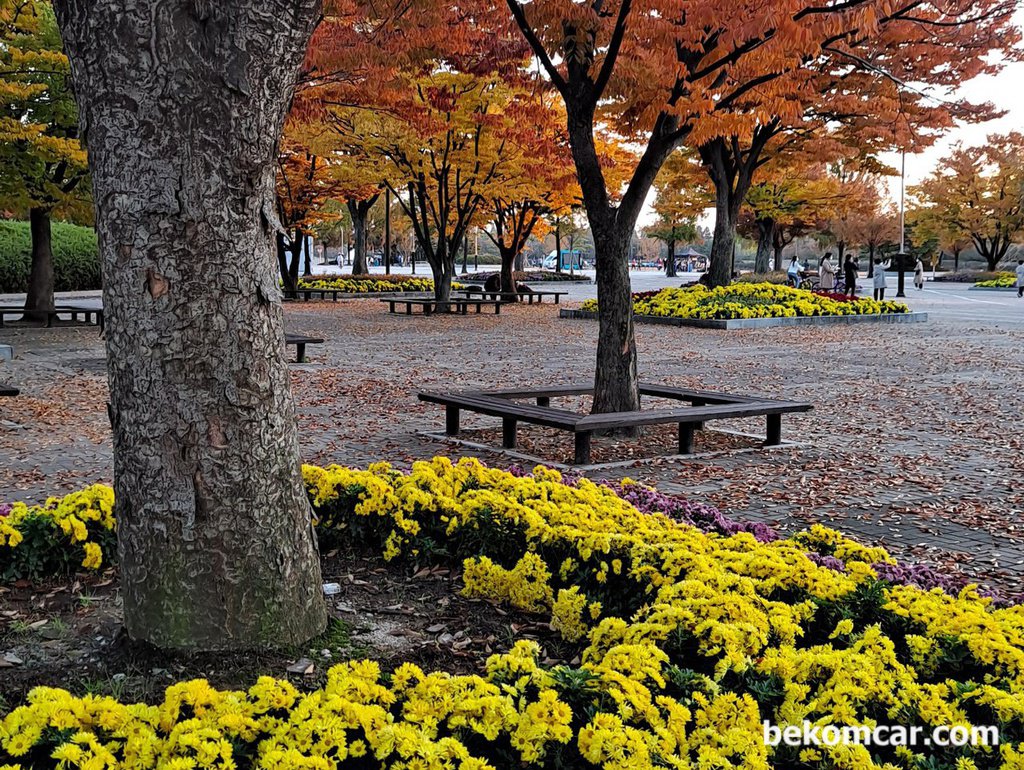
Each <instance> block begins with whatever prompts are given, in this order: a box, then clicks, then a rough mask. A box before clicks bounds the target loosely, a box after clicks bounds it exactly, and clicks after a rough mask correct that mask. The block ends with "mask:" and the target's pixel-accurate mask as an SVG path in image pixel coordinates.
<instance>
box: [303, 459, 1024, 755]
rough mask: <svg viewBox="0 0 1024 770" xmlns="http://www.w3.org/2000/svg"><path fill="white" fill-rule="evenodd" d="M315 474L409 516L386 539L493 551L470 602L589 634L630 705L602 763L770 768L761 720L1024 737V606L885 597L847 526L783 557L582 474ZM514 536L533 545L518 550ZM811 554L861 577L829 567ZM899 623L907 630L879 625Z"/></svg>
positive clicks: (469, 588)
mask: <svg viewBox="0 0 1024 770" xmlns="http://www.w3.org/2000/svg"><path fill="white" fill-rule="evenodd" d="M306 477H307V482H308V483H310V484H311V487H312V488H314V489H315V490H316V495H317V499H318V501H319V504H320V505H323V506H327V507H330V506H331V505H332V504H335V505H336V504H339V503H341V502H342V501H347V502H345V503H344V504H345V505H346V506H347V507H348V510H350V511H351V513H352V515H353V518H355V519H359V518H361V517H373V518H374V520H375V521H377V522H381V518H380V517H381V516H383V520H384V521H385V522H389V523H388V524H386V525H385V526H386V527H390V526H391V524H390V522H391V521H394V522H395V523H396V524H397V526H395V527H394V528H393V529H387V530H386V531H385V532H382V533H381V536H383V535H384V534H389V535H392V536H394V537H395V538H396V539H397V540H400V541H401V543H402V546H401V547H402V548H403V549H406V552H408V551H409V550H411V549H413V548H415V547H416V538H415V537H413V538H407V537H406V534H405V533H407V532H409V531H410V530H411V529H412V527H411V526H410V522H416V523H417V524H418V530H419V532H421V533H425V536H431V537H434V536H435V535H434V534H432V533H437V534H436V537H438V538H441V539H444V538H447V539H448V541H449V542H450V543H457V542H461V541H460V539H461V540H464V541H465V543H466V548H467V549H479V548H480V547H482V548H483V550H484V552H485V554H487V555H477V556H471V557H469V558H467V559H466V561H465V575H464V582H465V586H466V588H465V590H466V592H467V593H470V594H471V595H474V596H485V597H489V598H491V599H495V600H501V601H506V602H510V603H512V604H514V605H516V606H518V607H520V608H522V609H526V610H531V611H537V610H538V609H540V608H541V607H542V606H543V607H545V608H546V609H547V611H548V612H550V616H551V622H552V626H553V628H554V629H555V630H557V631H559V632H560V633H561V634H562V635H563V637H564V638H565V639H566V640H568V641H576V640H585V647H584V648H583V649H582V651H581V657H582V669H581V670H583V671H585V672H587V676H588V677H589V679H588V685H587V687H588V690H587V692H590V693H591V694H592V697H593V698H594V700H595V702H605V701H606V699H610V700H607V702H609V703H611V704H614V706H613V708H610V709H606V710H604V711H601V712H599V713H597V714H596V715H595V716H594V717H593V718H592V719H590V720H589V721H588V722H587V723H586V724H584V725H582V726H581V728H580V729H579V731H578V733H577V749H578V750H579V751H580V754H581V756H582V757H583V758H584V759H585V760H587V761H588V762H590V763H592V764H597V765H600V766H603V767H605V768H627V767H628V768H651V767H708V768H710V767H748V768H755V767H768V766H769V764H770V762H771V757H770V756H769V755H768V753H767V751H768V750H767V749H766V748H765V746H764V745H763V740H762V735H761V720H763V719H769V720H771V721H772V722H773V723H775V724H781V725H786V724H797V725H799V724H801V723H802V721H803V720H805V719H806V720H809V721H810V722H812V723H816V724H822V725H825V724H835V725H874V724H876V723H877V721H878V720H879V719H880V718H888V719H890V720H892V721H894V722H895V723H897V724H904V723H909V724H924V725H930V726H939V725H946V724H952V725H956V724H969V723H970V722H971V718H969V717H968V715H969V714H970V715H973V718H974V720H975V721H977V719H978V715H979V713H984V714H986V715H988V718H989V719H990V720H991V721H992V722H993V723H996V722H998V723H1000V724H1003V725H1005V726H1006V728H1007V730H1008V731H1009V732H1008V735H1012V734H1014V729H1015V730H1016V731H1017V732H1016V734H1017V735H1018V737H1017V740H1018V741H1020V740H1024V733H1022V732H1021V731H1020V728H1021V726H1022V725H1024V608H1018V607H1012V608H1006V609H995V608H993V607H992V605H991V601H990V600H988V599H985V598H982V597H980V596H979V595H978V594H977V593H976V592H975V591H973V590H967V591H964V592H963V593H962V594H960V595H959V596H950V595H948V594H945V593H943V592H942V591H939V590H934V591H930V592H929V591H922V590H920V589H917V588H913V587H897V586H889V585H888V584H884V583H880V582H879V581H878V579H877V576H876V574H875V572H874V571H873V569H872V567H871V566H870V565H872V564H877V563H892V561H893V560H892V558H891V557H890V556H889V555H888V554H887V553H886V552H885V551H884V550H883V549H879V548H869V547H865V546H863V545H861V544H859V543H856V542H855V541H852V540H850V539H848V538H846V537H844V536H842V535H841V534H840V533H838V532H836V531H834V530H830V529H827V528H825V527H821V526H815V527H812V528H811V529H810V530H809V531H807V532H804V533H801V534H800V535H797V536H795V537H793V538H790V539H786V540H780V541H775V542H771V543H761V542H758V541H757V540H755V538H754V537H753V536H751V535H749V534H746V533H741V534H736V535H733V536H731V537H722V536H718V535H713V534H707V533H704V532H701V531H699V530H697V529H695V528H692V527H688V526H685V525H682V524H679V523H678V522H675V521H672V520H670V519H668V518H667V517H664V516H661V515H657V514H654V515H652V514H644V513H641V512H639V511H637V510H636V509H635V508H633V507H632V506H631V505H629V504H628V503H626V502H625V501H623V500H622V499H621V498H619V497H618V496H616V495H615V494H613V493H612V492H611V491H610V490H608V489H607V488H605V487H603V486H599V485H595V484H592V483H591V482H589V481H587V480H585V479H584V480H580V481H578V482H576V483H574V484H571V485H570V484H565V483H562V480H561V478H560V476H559V475H558V474H557V473H555V472H554V471H550V470H546V469H542V468H538V469H537V470H536V471H535V473H534V475H533V476H529V477H525V478H524V477H517V476H513V475H511V474H508V473H505V472H503V471H499V470H495V469H489V468H486V467H484V466H482V465H481V464H479V463H478V462H476V461H472V460H464V461H461V462H459V463H458V464H456V465H453V464H452V463H451V462H450V461H448V460H446V459H443V458H438V459H435V460H434V461H432V462H429V463H427V462H424V463H417V464H416V465H415V466H414V467H413V469H412V472H411V473H408V474H400V473H396V472H395V471H393V470H391V469H390V468H388V467H387V466H377V467H375V468H374V469H373V470H371V471H367V472H363V471H351V470H346V469H341V468H329V469H312V468H307V469H306ZM357 490H358V492H357ZM392 542H394V540H392ZM509 542H515V543H521V544H525V547H524V546H523V545H520V546H518V547H519V548H521V549H523V550H521V551H518V552H512V553H507V552H504V551H503V549H502V546H503V544H505V543H509ZM452 551H453V554H457V553H459V552H460V549H459V548H458V547H453V548H452ZM809 551H813V552H817V553H821V554H824V555H829V556H831V557H833V558H834V559H836V560H838V562H839V563H841V564H842V565H843V566H844V567H845V571H838V570H833V569H829V568H826V567H821V566H818V565H817V564H816V563H815V562H813V561H812V560H811V559H810V558H809V557H808V552H809ZM499 557H500V558H499ZM502 564H506V565H509V566H508V567H504V566H501V565H502ZM545 565H546V566H545ZM580 575H584V577H582V578H581V577H580ZM569 579H572V580H573V581H575V582H574V583H572V584H569V583H568V582H567V581H568V580H569ZM873 591H877V601H875V602H874V604H873V605H872V603H871V601H872V600H871V597H872V595H873ZM624 597H629V600H626V599H625V598H624ZM592 607H596V611H593V612H592V611H591V608H592ZM866 607H867V609H866ZM609 608H614V610H615V611H614V612H609ZM901 627H902V628H903V629H905V631H904V632H903V634H905V635H903V636H901V635H896V636H889V635H887V634H886V633H883V631H882V629H883V628H885V629H895V628H901ZM890 633H892V631H890ZM933 640H945V641H944V642H943V643H942V644H944V645H946V647H948V648H949V649H950V650H952V651H953V652H954V654H955V657H954V658H951V659H949V660H945V663H944V662H943V661H944V659H943V657H942V656H943V652H942V649H941V648H942V645H941V644H936V643H935V642H934V641H933ZM954 648H955V649H954ZM960 648H962V650H960ZM963 651H966V654H967V660H969V661H971V663H970V666H974V667H982V668H983V670H984V671H985V681H984V682H979V683H978V686H975V685H974V684H972V683H968V682H957V681H955V679H954V678H952V677H953V676H955V672H956V671H957V670H958V669H959V668H960V667H962V666H963V665H964V658H963ZM950 660H953V661H955V662H954V663H950ZM940 670H941V673H942V676H943V683H942V684H941V685H937V684H936V683H935V681H934V678H935V676H936V672H937V671H940ZM495 673H496V672H494V671H492V672H491V675H492V677H493V676H495ZM684 673H685V677H683V678H685V680H686V681H687V682H688V683H689V684H688V685H686V686H683V685H682V684H680V682H679V681H678V680H679V679H680V678H681V675H682V674H684ZM502 676H503V679H504V680H508V681H522V680H523V678H524V677H525V678H527V679H529V678H530V677H534V676H536V675H535V673H534V672H532V671H529V670H524V671H522V672H511V673H505V674H503V675H502ZM673 678H675V680H673ZM531 681H532V680H531ZM694 681H699V682H700V686H699V687H698V688H697V689H694V685H693V682H694ZM744 682H761V683H762V685H761V686H762V687H767V686H768V684H766V683H774V684H773V685H772V686H773V687H774V688H775V689H774V691H773V693H772V695H771V697H768V696H764V698H763V700H762V701H759V700H758V699H757V698H756V697H755V696H756V694H757V693H758V692H760V691H756V690H748V689H746V688H745V687H744V686H743V685H738V684H737V683H744ZM548 685H550V682H547V681H543V680H542V681H540V682H538V683H537V686H541V687H542V686H548ZM687 687H688V688H689V691H687V692H686V694H685V695H680V694H679V691H680V689H683V690H686V689H687ZM668 693H672V695H669V694H668ZM980 707H984V709H983V711H982V712H979V708H980ZM982 723H987V722H984V721H983V722H982ZM1012 726H1016V727H1015V728H1014V729H1011V727H1012ZM1020 748H1021V746H1018V747H1017V749H1014V748H1013V744H1012V741H1010V742H1008V745H1006V746H1004V747H1003V748H1002V749H1001V751H1002V754H999V753H998V751H999V750H995V749H993V751H997V754H996V755H994V756H995V757H1000V756H1002V757H1004V758H1006V762H1005V763H1004V765H1003V766H1005V767H1012V766H1016V765H1013V764H1012V763H1011V761H1010V757H1011V755H1013V752H1014V751H1016V750H1018V749H1020ZM963 751H965V752H969V751H972V749H964V750H963ZM812 755H813V756H812ZM965 756H966V755H965ZM805 759H806V761H808V762H810V766H814V767H823V768H824V767H858V768H860V767H864V768H873V767H890V768H891V767H895V766H893V765H885V764H884V763H880V764H874V763H873V760H872V759H871V756H870V754H869V752H868V750H867V749H863V748H858V747H843V746H838V747H821V748H819V749H816V750H815V751H813V752H809V753H808V754H807V755H806V757H805ZM812 759H813V761H811V760H812ZM989 765H991V763H989ZM991 766H997V765H991Z"/></svg>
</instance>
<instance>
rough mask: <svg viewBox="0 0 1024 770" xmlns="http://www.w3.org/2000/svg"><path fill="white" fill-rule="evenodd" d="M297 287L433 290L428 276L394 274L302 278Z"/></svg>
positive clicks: (382, 291) (352, 290) (349, 290)
mask: <svg viewBox="0 0 1024 770" xmlns="http://www.w3.org/2000/svg"><path fill="white" fill-rule="evenodd" d="M452 288H453V289H458V288H461V285H460V284H457V283H452ZM299 289H325V290H327V291H338V292H345V293H346V294H391V293H398V292H405V291H409V292H413V291H415V292H429V291H433V290H434V282H433V281H432V280H431V279H429V278H416V277H413V276H404V275H394V276H390V277H385V276H368V275H357V276H352V275H343V276H323V277H314V278H303V279H302V280H300V281H299Z"/></svg>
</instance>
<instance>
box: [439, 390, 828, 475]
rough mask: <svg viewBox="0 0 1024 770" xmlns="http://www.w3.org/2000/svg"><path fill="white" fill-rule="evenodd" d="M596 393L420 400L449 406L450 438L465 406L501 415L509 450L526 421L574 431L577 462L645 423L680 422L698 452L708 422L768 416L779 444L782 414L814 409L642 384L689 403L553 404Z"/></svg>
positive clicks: (682, 447)
mask: <svg viewBox="0 0 1024 770" xmlns="http://www.w3.org/2000/svg"><path fill="white" fill-rule="evenodd" d="M590 393H593V388H592V387H589V386H564V387H555V388H539V389H520V390H495V391H464V392H459V393H436V392H422V393H419V399H420V400H421V401H425V402H428V403H434V404H440V405H441V406H444V407H445V433H446V434H447V435H449V436H457V435H458V434H459V431H460V424H459V423H460V413H461V412H462V411H463V410H466V411H471V412H477V413H479V414H486V415H489V416H492V417H500V418H501V421H502V446H503V447H504V448H505V449H515V448H516V430H517V426H518V423H520V422H526V423H530V424H534V425H543V426H546V427H550V428H556V429H558V430H564V431H567V432H570V433H572V434H573V437H574V444H575V452H574V463H575V464H576V465H588V464H589V463H590V454H591V440H592V438H593V435H594V434H595V433H598V432H604V431H609V430H615V429H624V428H636V427H642V426H645V425H663V424H667V423H676V424H677V425H678V427H679V445H678V448H679V454H692V453H693V440H694V435H695V433H696V431H698V430H702V429H703V428H704V424H705V423H706V422H708V421H710V420H727V419H736V418H743V417H764V418H765V419H766V426H767V430H766V436H765V442H764V443H765V445H766V446H778V445H779V444H781V443H782V415H784V414H792V413H797V412H807V411H810V410H811V409H813V406H812V405H811V404H809V403H804V402H796V401H778V400H774V399H764V398H757V397H752V396H736V395H731V394H726V393H715V392H712V391H702V390H689V389H685V388H672V387H668V386H659V385H649V384H643V385H641V387H640V394H641V395H642V396H643V395H646V396H651V397H658V398H668V399H674V400H678V401H685V402H688V403H689V406H679V407H670V408H664V409H646V410H643V409H642V410H638V411H632V412H612V413H609V414H580V413H578V412H572V411H568V410H565V409H555V408H552V407H551V405H550V404H551V399H552V398H560V397H564V396H578V395H587V394H590ZM527 398H528V399H531V400H535V401H536V404H523V403H519V402H517V401H515V400H514V399H527Z"/></svg>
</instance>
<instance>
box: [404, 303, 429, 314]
mask: <svg viewBox="0 0 1024 770" xmlns="http://www.w3.org/2000/svg"><path fill="white" fill-rule="evenodd" d="M423 312H424V313H426V312H427V311H426V308H424V309H423ZM405 314H406V315H412V303H411V302H410V303H408V304H407V305H406V306H405Z"/></svg>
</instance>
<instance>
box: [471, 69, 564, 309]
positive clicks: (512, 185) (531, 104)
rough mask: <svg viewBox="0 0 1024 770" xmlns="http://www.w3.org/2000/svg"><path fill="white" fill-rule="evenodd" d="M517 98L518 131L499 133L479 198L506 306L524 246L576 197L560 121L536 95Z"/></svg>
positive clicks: (562, 123)
mask: <svg viewBox="0 0 1024 770" xmlns="http://www.w3.org/2000/svg"><path fill="white" fill-rule="evenodd" d="M537 85H538V86H539V85H540V84H537ZM521 96H522V98H520V99H519V104H518V108H519V114H518V115H517V117H516V120H517V121H518V122H520V125H521V127H522V129H524V130H516V131H507V132H505V136H504V139H505V141H504V143H503V145H502V148H501V152H502V155H503V157H502V159H501V163H500V165H499V167H498V169H497V173H496V174H495V175H494V176H493V177H492V179H491V180H490V182H489V184H488V185H487V189H486V190H485V192H484V196H485V197H486V199H487V200H486V204H485V205H486V208H487V213H488V216H489V217H490V219H491V226H490V227H489V228H486V229H484V232H485V233H486V236H487V238H488V239H490V241H491V242H492V243H493V244H494V245H495V246H496V247H497V249H498V254H499V255H500V257H501V269H500V277H501V291H502V292H503V293H504V294H505V295H506V298H507V299H511V300H512V301H515V300H517V299H518V295H517V294H516V293H515V290H516V283H515V278H514V268H515V263H516V259H517V258H518V257H519V255H520V254H521V253H522V250H523V248H524V247H525V246H526V242H527V241H528V240H529V239H530V237H531V236H532V235H534V233H535V232H537V231H538V230H539V229H542V228H544V227H545V217H547V216H549V215H552V214H554V215H556V216H564V214H565V212H566V210H567V209H569V208H571V207H572V206H573V205H576V204H577V202H578V201H579V196H580V192H579V186H578V184H577V183H576V173H575V169H574V168H573V165H572V158H571V156H570V154H569V146H568V141H567V139H566V136H565V128H564V126H565V122H564V119H563V117H562V115H561V114H560V113H559V112H558V111H557V110H556V109H554V108H553V107H552V106H551V104H550V102H549V100H548V99H547V98H546V96H545V95H544V94H543V93H542V92H535V93H529V92H524V93H522V95H521Z"/></svg>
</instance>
